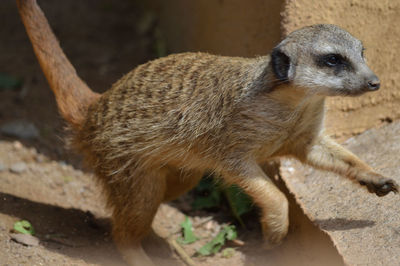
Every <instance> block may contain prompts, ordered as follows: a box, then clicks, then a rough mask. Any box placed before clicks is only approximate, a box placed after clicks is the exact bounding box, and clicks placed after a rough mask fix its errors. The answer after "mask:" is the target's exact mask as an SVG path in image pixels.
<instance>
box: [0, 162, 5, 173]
mask: <svg viewBox="0 0 400 266" xmlns="http://www.w3.org/2000/svg"><path fill="white" fill-rule="evenodd" d="M4 170H6V166H5V165H4V164H3V163H2V162H0V172H3V171H4Z"/></svg>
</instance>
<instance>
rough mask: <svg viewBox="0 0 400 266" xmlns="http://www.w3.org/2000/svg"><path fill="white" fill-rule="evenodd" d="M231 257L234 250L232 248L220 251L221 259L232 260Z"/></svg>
mask: <svg viewBox="0 0 400 266" xmlns="http://www.w3.org/2000/svg"><path fill="white" fill-rule="evenodd" d="M233 255H235V249H234V248H224V249H223V250H222V257H224V258H226V259H228V258H232V257H233Z"/></svg>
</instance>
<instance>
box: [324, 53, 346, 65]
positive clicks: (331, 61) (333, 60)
mask: <svg viewBox="0 0 400 266" xmlns="http://www.w3.org/2000/svg"><path fill="white" fill-rule="evenodd" d="M324 63H325V65H327V66H329V67H334V66H337V65H339V64H342V63H343V60H342V57H341V56H340V55H338V54H329V55H326V56H325V58H324Z"/></svg>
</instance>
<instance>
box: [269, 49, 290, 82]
mask: <svg viewBox="0 0 400 266" xmlns="http://www.w3.org/2000/svg"><path fill="white" fill-rule="evenodd" d="M271 65H272V69H273V71H274V73H275V76H276V77H277V78H278V79H279V80H281V81H287V80H288V79H289V68H290V58H289V56H287V55H286V54H285V53H284V52H282V50H281V49H279V48H275V49H274V50H272V53H271Z"/></svg>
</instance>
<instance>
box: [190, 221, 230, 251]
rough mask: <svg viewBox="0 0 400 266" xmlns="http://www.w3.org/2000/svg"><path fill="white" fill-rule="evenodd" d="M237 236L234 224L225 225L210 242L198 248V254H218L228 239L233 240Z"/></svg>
mask: <svg viewBox="0 0 400 266" xmlns="http://www.w3.org/2000/svg"><path fill="white" fill-rule="evenodd" d="M236 237H237V233H236V229H235V226H234V225H229V226H224V227H223V228H222V229H221V231H220V232H219V233H218V235H216V236H215V237H214V238H213V239H212V240H211V241H210V242H208V243H207V244H205V245H204V246H202V247H201V248H200V249H199V250H197V254H199V255H202V256H209V255H212V254H216V253H217V252H218V251H219V250H220V249H221V248H222V246H223V245H224V244H225V241H226V240H227V239H228V240H233V239H235V238H236Z"/></svg>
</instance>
